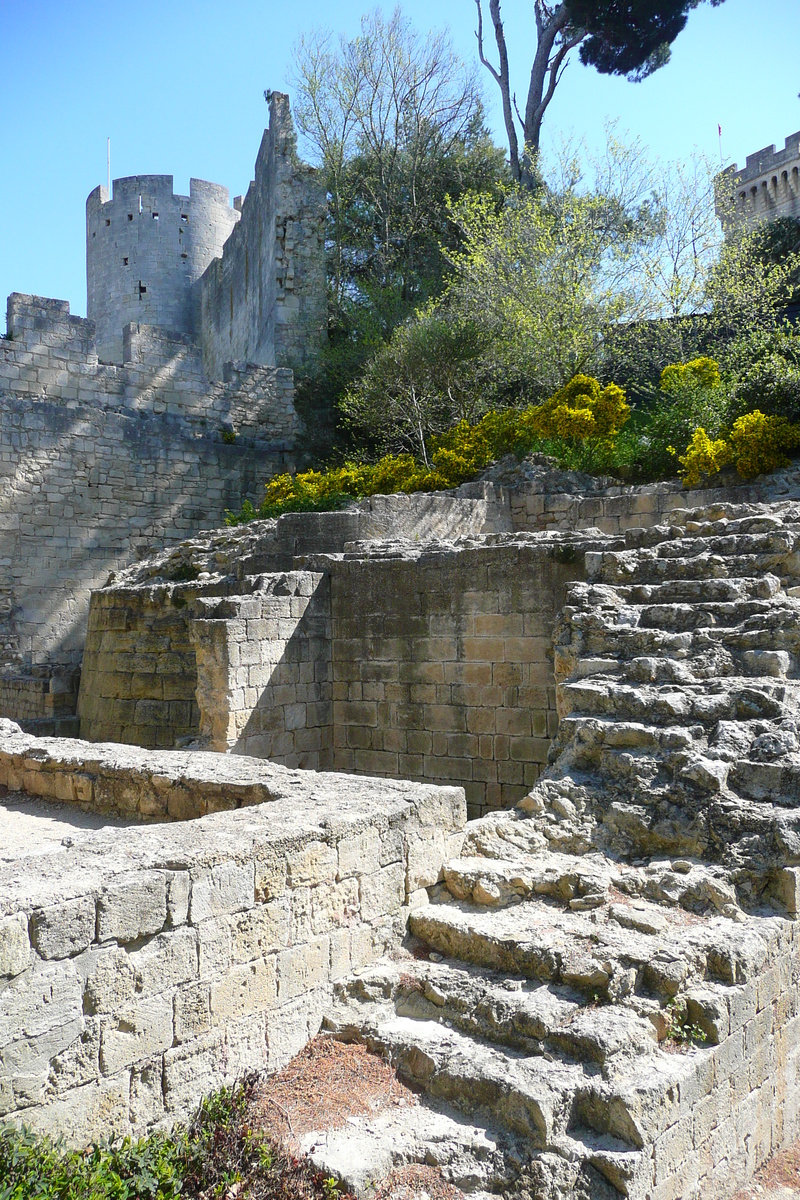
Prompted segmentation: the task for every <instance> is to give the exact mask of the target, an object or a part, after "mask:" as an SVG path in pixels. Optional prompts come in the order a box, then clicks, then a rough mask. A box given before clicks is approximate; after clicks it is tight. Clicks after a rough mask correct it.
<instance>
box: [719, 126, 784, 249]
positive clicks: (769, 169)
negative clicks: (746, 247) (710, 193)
mask: <svg viewBox="0 0 800 1200" xmlns="http://www.w3.org/2000/svg"><path fill="white" fill-rule="evenodd" d="M716 197H717V199H716V207H717V215H718V216H719V218H720V220H721V222H722V226H723V229H725V230H729V229H736V228H740V227H742V226H744V227H750V228H752V227H753V226H754V225H757V224H759V223H760V222H762V221H774V220H776V219H777V218H779V217H796V218H800V130H798V132H797V133H792V134H790V135H789V137H787V138H786V141H785V143H784V147H783V149H782V150H778V151H776V149H775V146H774V145H773V146H765V147H764V148H763V149H762V150H757V151H756V152H755V153H754V154H748V156H747V160H746V163H745V166H744V167H742V168H740V169H739V168H737V167H736V165H735V164H734V165H732V166H729V167H726V169H725V170H724V171H722V172H720V174H719V175H718V176H717V179H716Z"/></svg>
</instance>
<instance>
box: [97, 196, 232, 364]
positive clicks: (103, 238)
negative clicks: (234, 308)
mask: <svg viewBox="0 0 800 1200" xmlns="http://www.w3.org/2000/svg"><path fill="white" fill-rule="evenodd" d="M238 220H239V213H238V212H237V211H236V210H235V209H233V208H231V206H230V200H229V193H228V189H227V188H225V187H221V186H220V185H219V184H217V183H206V182H205V180H202V179H192V180H191V182H190V185H189V195H188V196H176V195H174V194H173V191H172V176H171V175H130V176H128V177H127V178H125V179H115V180H114V188H113V196H111V197H110V196H109V194H108V189H107V188H104V187H96V188H95V189H94V191H93V192H91V193H90V195H89V198H88V199H87V201H86V287H87V314H88V317H89V319H90V320H91V321H94V322H95V325H96V327H97V351H98V355H99V357H100V359H101V361H104V362H111V363H121V362H122V329H123V326H124V325H127V324H128V322H130V321H133V322H136V323H141V324H144V325H156V326H159V327H160V328H162V329H168V330H173V331H175V332H177V333H183V334H191V335H194V336H197V335H198V333H199V330H198V321H199V308H200V305H199V297H198V293H197V288H196V284H197V281H198V280H199V278H200V276H201V275H202V274H203V272H204V271H205V270H206V268H207V267H208V265H209V263H211V262H212V260H213V259H214V258H216V257H218V256H219V255H221V254H222V248H223V246H224V244H225V242H226V240H227V238H228V237H229V236H230V233H231V231H232V229H233V227H234V225H235V224H236V222H237V221H238Z"/></svg>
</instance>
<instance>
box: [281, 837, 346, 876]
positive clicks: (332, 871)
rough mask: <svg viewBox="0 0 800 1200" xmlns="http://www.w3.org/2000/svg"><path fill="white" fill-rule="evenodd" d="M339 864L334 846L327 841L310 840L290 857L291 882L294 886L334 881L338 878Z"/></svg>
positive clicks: (288, 864)
mask: <svg viewBox="0 0 800 1200" xmlns="http://www.w3.org/2000/svg"><path fill="white" fill-rule="evenodd" d="M337 865H338V864H337V855H336V850H335V849H334V847H333V846H329V845H327V843H325V842H309V843H308V844H307V845H306V846H303V847H302V849H299V850H297V851H295V852H294V853H293V854H292V855H291V856H290V857H289V859H288V863H287V866H288V872H289V883H290V885H291V886H292V887H298V886H302V885H303V884H306V883H307V884H315V883H332V882H333V880H334V879H335V878H336V870H337Z"/></svg>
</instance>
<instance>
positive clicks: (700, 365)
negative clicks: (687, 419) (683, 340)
mask: <svg viewBox="0 0 800 1200" xmlns="http://www.w3.org/2000/svg"><path fill="white" fill-rule="evenodd" d="M719 383H720V373H719V365H718V364H717V363H716V362H715V361H714V359H713V358H693V359H691V360H690V361H689V362H685V363H671V364H670V366H668V367H664V370H663V371H662V372H661V390H662V392H678V391H681V390H682V389H683V388H685V387H686V386H687V385H689V386H691V387H700V388H715V387H718V386H719Z"/></svg>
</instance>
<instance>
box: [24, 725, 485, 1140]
mask: <svg viewBox="0 0 800 1200" xmlns="http://www.w3.org/2000/svg"><path fill="white" fill-rule="evenodd" d="M0 724H1V727H0V779H2V781H3V784H4V785H5V786H7V787H9V788H11V789H12V790H13V789H24V790H25V791H27V792H28V793H29V794H33V795H39V796H50V797H56V796H58V797H61V798H62V799H68V800H70V802H72V803H76V804H80V805H85V806H88V807H92V808H94V809H95V810H98V809H100V810H105V811H114V812H116V813H121V814H123V815H133V816H136V817H137V818H138V819H139V820H141V819H142V817H144V816H146V817H147V818H148V819H149V820H153V818H154V817H155V816H157V815H158V814H159V813H160V814H161V817H162V820H163V818H164V817H165V816H167V817H173V816H175V817H180V818H186V817H188V816H191V815H196V814H197V813H199V812H204V813H207V814H209V815H206V816H204V817H203V819H202V820H200V821H197V820H193V821H189V822H186V821H185V820H177V821H174V822H173V823H171V824H166V825H165V824H158V825H152V824H149V825H139V826H138V827H136V826H134V827H128V828H126V829H109V830H106V831H101V832H98V833H92V834H83V835H79V836H77V837H76V838H75V839H71V840H70V844H69V845H67V846H57V847H56V848H55V849H54V851H53V852H51V853H47V854H44V855H39V856H37V857H34V858H24V857H23V858H21V859H18V860H17V861H15V862H12V863H10V864H9V865H6V866H0V1120H3V1119H6V1118H8V1117H13V1118H15V1119H17V1120H21V1121H25V1122H26V1123H27V1124H29V1125H31V1126H33V1127H34V1128H35V1129H39V1130H43V1131H47V1132H49V1133H51V1134H52V1135H53V1136H58V1135H62V1134H63V1135H64V1136H65V1137H66V1138H67V1139H68V1140H69V1141H70V1142H71V1143H73V1144H77V1145H81V1144H84V1143H85V1142H86V1141H87V1140H88V1139H89V1138H96V1137H98V1136H99V1135H101V1134H102V1135H103V1136H112V1135H123V1134H128V1133H133V1134H141V1133H143V1132H145V1131H146V1130H148V1129H152V1128H153V1126H154V1125H163V1124H164V1123H167V1124H169V1123H171V1122H173V1121H175V1120H182V1119H183V1120H185V1119H186V1118H188V1117H189V1116H190V1114H191V1113H192V1111H193V1109H194V1107H195V1106H196V1104H197V1103H198V1101H199V1100H200V1099H201V1097H202V1096H203V1095H204V1094H206V1093H207V1092H209V1091H210V1090H213V1089H214V1088H216V1087H219V1086H221V1085H222V1084H223V1083H231V1082H232V1081H233V1080H234V1079H236V1078H237V1077H238V1076H240V1075H241V1073H242V1072H244V1071H247V1070H253V1069H259V1070H260V1069H264V1068H268V1069H270V1070H274V1069H278V1068H279V1067H281V1066H283V1065H284V1064H285V1063H286V1062H287V1061H288V1059H290V1058H291V1057H292V1055H293V1054H295V1053H296V1052H297V1051H298V1050H299V1049H301V1048H302V1046H303V1045H305V1043H306V1041H307V1040H308V1038H309V1037H311V1036H313V1035H314V1034H315V1033H316V1032H317V1030H318V1029H319V1025H320V1022H321V1020H322V1015H323V1013H324V1012H325V1011H326V1009H327V1008H328V1007H329V1006H330V1003H331V997H332V988H333V984H334V983H335V981H336V980H337V979H339V978H341V977H342V976H343V975H345V974H347V973H348V972H349V971H350V970H352V969H355V968H359V967H361V966H363V965H365V964H367V963H370V962H373V961H375V959H376V958H378V957H379V956H380V955H381V953H383V951H384V949H386V948H387V947H389V946H392V945H394V944H395V943H396V942H397V940H398V939H399V938H400V937H401V936H402V930H403V927H404V924H405V916H406V914H407V911H408V907H407V906H408V904H409V903H413V902H414V901H415V898H417V897H419V896H420V895H421V894H424V893H421V892H420V889H423V888H424V887H425V886H426V885H427V884H429V883H431V882H432V881H434V880H435V879H436V878H437V876H438V874H439V872H440V870H441V864H442V862H443V861H444V859H445V858H447V857H448V854H449V853H450V854H451V853H452V852H453V848H454V847H457V845H459V844H460V837H459V834H460V831H461V830H463V825H464V800H463V795H462V794H460V793H459V792H458V790H457V789H454V788H435V787H425V786H423V785H419V784H410V783H391V784H390V783H387V782H386V781H382V780H372V781H369V780H360V781H357V782H356V784H355V786H353V781H352V780H343V779H342V777H341V776H332V775H314V774H309V773H303V772H299V771H288V770H286V769H285V768H283V767H278V766H273V765H270V764H268V763H263V762H261V763H257V762H254V761H253V760H247V759H242V758H239V759H235V758H229V759H223V760H222V762H221V763H220V762H219V761H218V760H219V758H220V756H219V755H213V754H212V755H203V754H199V755H198V754H188V753H187V754H180V753H176V752H174V751H173V752H167V753H152V752H148V751H142V750H136V749H132V748H124V747H119V746H115V747H106V748H104V749H99V750H98V749H97V748H93V747H88V746H86V745H85V744H84V743H80V742H71V741H68V740H63V739H36V738H34V737H30V736H28V735H25V734H22V733H21V732H20V730H19V728H18V727H15V726H13V725H12V724H11V723H10V722H5V721H4V722H2V723H0ZM224 764H227V765H224ZM181 796H183V797H184V802H183V803H182V802H181V801H180V799H179V798H180V797H181ZM159 801H160V802H161V804H162V805H163V807H159ZM187 804H188V805H189V807H187ZM167 810H169V811H167ZM461 836H463V834H462V835H461Z"/></svg>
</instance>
